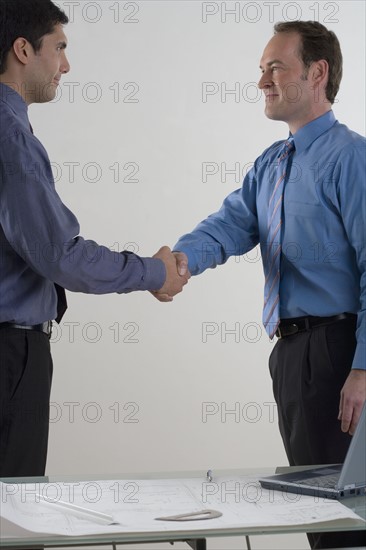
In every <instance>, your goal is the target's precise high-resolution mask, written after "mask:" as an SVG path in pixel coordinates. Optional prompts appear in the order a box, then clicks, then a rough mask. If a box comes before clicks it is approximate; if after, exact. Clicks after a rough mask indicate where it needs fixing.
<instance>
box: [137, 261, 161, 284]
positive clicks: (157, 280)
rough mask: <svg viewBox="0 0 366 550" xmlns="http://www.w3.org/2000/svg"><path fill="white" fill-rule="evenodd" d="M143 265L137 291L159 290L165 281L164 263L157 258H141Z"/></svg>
mask: <svg viewBox="0 0 366 550" xmlns="http://www.w3.org/2000/svg"><path fill="white" fill-rule="evenodd" d="M141 259H142V260H143V263H144V268H145V270H144V275H143V276H142V278H141V285H140V288H139V290H160V289H161V287H162V286H163V285H164V283H165V280H166V269H165V265H164V262H163V261H162V260H159V259H157V258H141Z"/></svg>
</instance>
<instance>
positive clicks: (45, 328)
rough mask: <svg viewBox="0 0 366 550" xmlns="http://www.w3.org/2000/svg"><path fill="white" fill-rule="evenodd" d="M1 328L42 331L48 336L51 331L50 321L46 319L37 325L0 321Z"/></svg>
mask: <svg viewBox="0 0 366 550" xmlns="http://www.w3.org/2000/svg"><path fill="white" fill-rule="evenodd" d="M2 328H18V329H22V330H35V331H37V332H44V333H45V334H47V336H48V337H49V338H51V333H52V321H46V322H45V323H40V324H39V325H17V324H16V323H0V329H2Z"/></svg>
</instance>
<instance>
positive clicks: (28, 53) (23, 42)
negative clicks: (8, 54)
mask: <svg viewBox="0 0 366 550" xmlns="http://www.w3.org/2000/svg"><path fill="white" fill-rule="evenodd" d="M13 52H14V55H15V57H16V59H17V60H18V61H19V62H20V63H22V64H23V65H28V63H29V61H30V60H31V58H32V55H34V50H33V46H32V45H31V43H30V42H28V40H27V39H26V38H21V37H20V38H17V39H16V40H15V42H14V44H13Z"/></svg>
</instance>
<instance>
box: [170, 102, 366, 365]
mask: <svg viewBox="0 0 366 550" xmlns="http://www.w3.org/2000/svg"><path fill="white" fill-rule="evenodd" d="M293 137H294V142H295V153H294V155H293V156H292V159H291V161H290V167H289V171H288V175H287V178H286V182H285V191H284V203H283V228H282V231H283V233H282V234H283V237H282V239H283V241H282V243H283V252H282V257H281V282H280V316H281V318H282V319H285V318H291V317H299V316H303V315H315V316H331V315H336V314H338V313H342V312H351V313H357V314H358V325H357V349H356V354H355V358H354V362H353V368H359V369H366V140H365V138H364V137H362V136H360V135H358V134H356V133H355V132H352V131H351V130H349V129H348V128H347V127H346V126H344V125H343V124H339V122H338V121H336V120H335V118H334V114H333V112H332V111H329V112H327V113H326V114H325V115H323V116H321V117H319V118H317V119H316V120H313V121H312V122H310V123H309V124H307V125H306V126H304V127H302V128H301V129H300V130H298V131H297V132H296V133H295V134H294V136H293ZM282 145H283V141H281V142H276V143H274V144H273V145H272V146H271V147H269V148H268V149H267V150H266V151H264V153H263V154H262V155H261V156H260V157H259V158H258V159H257V160H256V162H255V164H254V167H253V168H252V170H251V171H250V172H249V173H248V174H247V176H246V177H245V179H244V182H243V186H242V187H241V188H240V189H238V190H237V191H234V192H233V193H231V194H230V195H229V196H228V197H227V198H226V199H225V201H224V203H223V205H222V207H221V209H220V210H219V211H218V212H217V213H215V214H212V215H211V216H209V217H208V218H207V219H206V220H204V221H203V222H201V223H200V224H199V225H198V226H197V227H196V229H195V230H194V231H193V232H192V233H189V234H187V235H184V236H183V237H181V239H180V240H179V241H178V243H177V244H176V245H175V247H174V249H175V250H180V251H182V252H185V253H186V254H187V256H188V261H189V269H190V271H191V273H192V274H194V275H197V274H199V273H201V272H202V271H204V270H205V269H207V268H209V267H211V268H212V267H216V265H218V264H222V263H224V262H225V261H226V260H227V259H228V258H229V257H230V256H232V255H241V254H245V253H246V252H248V251H249V250H251V249H252V248H253V247H255V246H256V245H257V244H260V246H261V252H262V257H264V254H265V253H266V245H267V205H268V200H269V197H270V194H271V189H272V186H273V181H271V177H270V176H271V173H272V170H271V168H273V165H274V163H275V162H276V158H277V155H278V151H279V149H280V148H281V147H282Z"/></svg>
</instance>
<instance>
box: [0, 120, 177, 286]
mask: <svg viewBox="0 0 366 550" xmlns="http://www.w3.org/2000/svg"><path fill="white" fill-rule="evenodd" d="M2 148H3V150H4V151H6V155H5V154H4V155H1V157H0V173H1V180H0V183H1V185H0V223H1V226H2V228H3V231H4V234H5V236H6V238H7V240H8V241H9V243H10V245H11V246H12V248H13V249H14V250H15V252H16V253H17V254H18V255H19V256H21V257H22V258H23V260H24V261H25V262H26V263H27V265H29V266H30V267H31V268H32V269H33V270H34V271H35V272H37V273H39V274H40V275H42V276H43V277H46V278H47V279H49V280H51V281H53V282H55V283H58V284H59V285H61V286H63V287H64V288H66V289H68V290H71V291H75V292H84V293H90V294H106V293H112V292H117V293H126V292H131V291H133V290H158V289H160V288H161V287H162V286H163V284H164V282H165V278H166V272H165V266H164V263H163V262H162V261H161V260H157V259H153V258H142V257H140V256H137V255H136V254H132V253H130V252H122V253H118V252H112V251H111V250H109V249H108V248H107V247H105V246H101V245H99V244H97V243H96V242H94V241H91V240H85V239H84V238H83V237H82V236H80V235H79V231H80V227H79V223H78V221H77V219H76V217H75V216H74V214H73V213H72V212H71V211H70V210H69V209H68V208H67V207H66V206H65V205H64V204H63V203H62V201H61V199H60V197H59V196H58V194H57V192H56V190H55V185H54V180H53V175H52V170H51V166H50V162H49V159H48V155H47V153H46V151H45V149H44V148H43V146H42V145H41V143H40V142H39V141H38V140H37V138H36V137H34V136H32V135H27V134H26V133H25V132H24V133H23V132H22V131H17V132H15V133H14V135H12V136H11V137H9V138H8V139H6V140H5V141H3V142H2ZM7 159H9V161H8V160H7Z"/></svg>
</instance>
